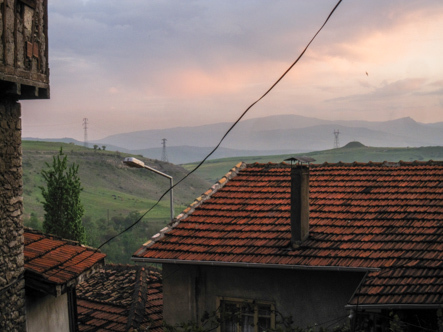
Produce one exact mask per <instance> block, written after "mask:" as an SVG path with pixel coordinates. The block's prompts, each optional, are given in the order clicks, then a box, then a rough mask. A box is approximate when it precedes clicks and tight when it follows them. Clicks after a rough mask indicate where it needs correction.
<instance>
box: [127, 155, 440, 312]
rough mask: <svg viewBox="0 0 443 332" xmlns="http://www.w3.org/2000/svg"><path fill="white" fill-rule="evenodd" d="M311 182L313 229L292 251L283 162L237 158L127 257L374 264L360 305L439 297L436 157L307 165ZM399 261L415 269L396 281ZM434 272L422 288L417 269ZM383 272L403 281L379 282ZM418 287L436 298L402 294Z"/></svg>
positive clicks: (282, 264)
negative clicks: (168, 223) (221, 177)
mask: <svg viewBox="0 0 443 332" xmlns="http://www.w3.org/2000/svg"><path fill="white" fill-rule="evenodd" d="M309 184H310V190H309V192H310V234H309V238H308V239H307V240H306V241H304V242H303V243H302V245H301V246H300V247H299V248H297V249H292V248H291V232H290V221H289V220H290V167H289V166H288V165H285V164H251V165H245V164H241V165H240V164H239V165H237V167H236V168H234V169H233V170H231V172H230V173H228V174H227V175H226V176H225V177H224V181H220V182H218V183H216V184H215V185H214V186H213V187H212V188H211V189H210V190H209V191H208V192H206V193H205V194H204V195H202V197H200V198H199V199H198V200H196V201H195V202H194V203H193V204H191V206H190V207H188V208H187V209H186V210H185V211H184V212H183V213H182V214H181V215H179V216H178V217H177V220H175V222H174V224H173V225H171V227H169V228H167V229H165V230H163V231H162V233H161V234H158V235H157V236H154V238H153V239H152V240H151V241H149V242H148V243H146V244H145V245H144V246H143V247H141V248H140V249H139V250H138V251H137V252H136V253H135V254H134V256H133V257H134V258H135V259H142V260H146V261H151V262H171V261H175V262H181V263H197V262H198V263H199V264H202V263H203V264H204V263H205V262H206V263H210V262H214V263H220V264H222V263H223V264H226V263H231V264H237V265H238V264H248V265H249V266H253V265H259V266H261V267H266V266H273V267H277V268H278V267H281V268H285V267H289V266H290V267H305V268H345V269H349V268H351V269H352V268H359V269H366V270H372V271H375V270H379V269H381V271H382V272H378V273H379V274H377V272H371V273H370V274H369V276H368V278H367V281H366V283H365V284H364V285H363V286H362V288H361V289H360V295H361V296H360V298H359V301H360V304H361V303H362V299H364V301H366V302H367V303H371V302H372V301H377V302H378V303H390V301H392V299H393V298H395V295H396V294H400V295H403V296H401V297H400V298H401V301H404V302H405V303H406V302H407V303H411V301H412V302H414V303H415V304H418V303H416V302H420V303H419V304H430V303H437V302H439V303H442V302H443V292H441V290H442V289H441V288H442V287H441V285H443V163H438V162H414V163H405V162H400V163H398V164H393V163H390V164H384V163H369V164H357V163H354V164H322V165H311V166H310V181H309ZM400 267H401V268H404V269H405V272H404V273H411V274H412V275H411V276H410V277H407V278H397V279H395V278H394V277H393V276H391V272H395V271H396V270H398V269H399V268H400ZM433 269H434V270H435V271H436V273H435V274H436V275H435V276H433V279H432V280H433V281H434V282H435V283H434V286H433V287H431V286H429V287H427V286H426V285H428V283H429V279H427V278H421V277H418V276H417V275H418V274H419V272H420V271H431V270H433ZM385 271H387V272H385ZM385 279H386V280H389V281H390V282H392V281H393V280H395V281H396V282H399V283H400V285H402V286H404V287H397V288H395V287H389V286H386V285H385V284H380V283H381V282H385ZM386 282H388V281H386ZM439 285H440V286H439ZM418 289H419V290H420V292H422V291H423V292H424V290H425V289H426V291H427V292H428V293H429V294H434V295H435V294H437V296H421V297H414V296H410V297H408V296H406V294H411V295H413V294H414V292H415V291H416V290H418ZM375 290H376V291H375ZM413 290H414V291H413ZM420 294H422V293H420ZM423 294H427V293H426V292H425V293H423ZM412 297H414V300H411V299H410V298H412ZM397 303H398V300H397Z"/></svg>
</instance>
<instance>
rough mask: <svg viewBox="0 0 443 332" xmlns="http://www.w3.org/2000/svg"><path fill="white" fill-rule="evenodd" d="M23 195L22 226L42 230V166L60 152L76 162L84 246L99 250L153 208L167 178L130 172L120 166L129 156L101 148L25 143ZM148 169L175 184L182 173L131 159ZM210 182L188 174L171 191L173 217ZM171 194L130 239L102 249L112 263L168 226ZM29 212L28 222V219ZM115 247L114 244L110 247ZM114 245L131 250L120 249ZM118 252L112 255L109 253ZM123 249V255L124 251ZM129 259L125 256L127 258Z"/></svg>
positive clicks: (168, 166)
mask: <svg viewBox="0 0 443 332" xmlns="http://www.w3.org/2000/svg"><path fill="white" fill-rule="evenodd" d="M22 147H23V196H24V220H25V225H27V226H31V227H34V228H40V229H41V227H42V225H41V223H42V220H43V215H44V211H43V206H42V203H41V201H42V195H41V190H40V189H39V187H40V186H42V185H44V183H43V182H42V181H43V178H42V176H41V170H42V169H43V168H46V165H45V163H49V164H51V163H52V157H53V156H54V155H56V154H57V153H58V151H59V149H60V147H62V148H63V152H64V153H65V154H66V155H67V156H68V162H69V164H72V163H73V162H75V163H77V164H79V176H80V179H81V182H82V186H83V188H84V190H83V192H82V194H81V199H82V202H83V205H84V207H85V215H84V218H83V224H84V226H85V228H86V230H87V233H88V244H90V245H92V246H98V245H99V244H101V243H102V242H103V241H104V240H106V239H108V238H109V237H111V236H112V235H115V234H117V232H118V231H120V230H121V229H123V228H124V227H126V226H127V225H128V224H129V223H131V222H132V221H133V220H136V219H137V217H138V216H139V215H140V214H142V213H144V212H145V211H146V210H148V209H149V208H150V207H151V206H153V205H154V204H155V202H156V201H157V199H158V198H159V197H160V196H161V194H163V193H164V192H165V191H166V190H167V189H168V188H169V180H168V179H166V178H164V177H162V176H159V175H157V174H155V173H153V172H150V171H148V170H146V169H132V168H128V167H126V166H124V165H123V163H122V160H123V159H124V158H125V157H127V156H130V155H127V154H124V153H119V152H114V151H104V150H94V149H88V148H85V147H82V146H77V145H74V144H66V143H52V142H34V141H23V145H22ZM135 157H137V158H139V159H140V160H143V161H144V162H145V163H146V164H147V165H149V166H151V167H154V168H156V169H158V170H160V171H162V172H164V173H166V174H169V175H171V176H173V178H174V182H175V183H176V182H178V181H179V180H180V179H181V178H182V177H183V176H184V175H185V174H186V170H185V169H184V168H182V167H180V166H177V165H173V164H170V163H163V162H160V161H158V160H150V159H146V158H143V157H141V156H135ZM209 186H210V184H209V183H208V182H206V181H205V180H201V179H200V178H198V177H196V176H191V177H190V178H189V179H187V180H186V181H184V182H183V183H182V184H180V185H179V186H177V187H176V188H174V205H175V208H174V210H175V215H178V214H179V213H180V212H181V211H182V210H183V209H184V208H185V206H187V205H188V204H190V203H191V202H192V201H193V200H194V199H195V198H196V197H197V196H199V195H201V194H202V193H203V192H204V191H206V190H207V189H208V187H209ZM169 206H170V205H169V194H167V195H166V196H165V197H164V199H163V200H162V201H161V203H160V205H159V206H158V207H156V208H155V209H153V210H152V211H151V212H150V213H149V215H147V216H146V217H145V218H144V219H143V221H142V222H141V223H140V225H138V226H136V227H134V229H133V231H132V232H131V233H130V234H131V237H130V238H127V239H126V242H127V243H123V244H122V243H121V242H124V241H125V239H124V237H122V238H118V239H116V240H115V241H112V242H111V244H110V245H109V246H107V247H105V248H104V249H103V251H105V252H106V253H108V252H107V251H109V252H111V254H109V253H108V256H111V257H110V259H108V260H111V261H114V262H122V263H123V262H128V261H129V258H130V255H131V254H132V253H133V251H132V252H126V251H127V250H132V249H133V248H134V250H135V249H137V247H139V246H140V245H141V244H143V243H144V242H146V241H147V240H148V239H149V238H150V237H151V236H152V235H154V234H155V233H157V232H158V230H160V229H161V228H163V227H164V226H165V225H166V224H167V223H168V222H169V219H170V218H169V214H170V212H169V211H170V208H169ZM31 213H32V218H31ZM113 243H114V244H116V245H114V244H113ZM118 244H120V245H123V246H126V247H130V248H131V249H128V248H126V249H124V250H123V249H122V248H118V247H119V246H118ZM113 250H114V251H116V252H115V253H113V254H112V251H113ZM122 250H123V251H124V252H122ZM125 255H126V256H127V257H126V256H125Z"/></svg>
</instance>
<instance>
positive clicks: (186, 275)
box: [163, 264, 363, 327]
mask: <svg viewBox="0 0 443 332" xmlns="http://www.w3.org/2000/svg"><path fill="white" fill-rule="evenodd" d="M163 275H164V276H168V277H167V278H165V279H164V280H163V303H164V312H163V317H164V319H165V321H166V322H167V323H168V324H175V323H181V322H186V321H188V320H194V321H199V320H200V318H201V317H202V314H203V312H204V311H208V312H211V311H215V310H216V309H217V308H216V303H217V302H216V298H217V297H220V296H224V297H233V298H241V299H251V300H262V301H271V302H274V303H275V307H276V310H277V311H279V312H281V313H282V314H283V316H285V317H289V316H292V317H293V319H294V321H295V322H296V325H297V326H300V327H306V326H307V325H313V324H314V323H322V322H326V321H329V320H332V319H334V318H339V317H342V316H345V315H347V314H348V313H347V311H346V310H345V309H344V306H345V305H346V304H347V301H348V300H349V299H350V298H351V296H352V294H353V292H354V291H355V289H356V288H357V286H358V284H359V283H360V280H361V279H362V278H363V273H356V272H336V271H306V270H273V269H259V268H233V267H232V268H231V267H229V268H228V267H216V266H194V265H172V264H171V265H170V264H164V265H163Z"/></svg>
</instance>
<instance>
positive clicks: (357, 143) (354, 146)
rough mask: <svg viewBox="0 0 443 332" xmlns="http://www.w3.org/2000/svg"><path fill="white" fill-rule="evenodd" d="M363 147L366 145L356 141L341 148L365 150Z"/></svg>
mask: <svg viewBox="0 0 443 332" xmlns="http://www.w3.org/2000/svg"><path fill="white" fill-rule="evenodd" d="M365 147H366V145H364V144H362V143H360V142H357V141H353V142H349V143H348V144H346V145H345V146H344V147H343V148H346V149H350V148H365Z"/></svg>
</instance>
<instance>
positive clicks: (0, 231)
mask: <svg viewBox="0 0 443 332" xmlns="http://www.w3.org/2000/svg"><path fill="white" fill-rule="evenodd" d="M21 163H22V158H21V120H20V104H18V103H16V102H15V100H13V99H10V100H9V99H7V98H3V99H0V331H24V329H25V282H24V279H23V273H24V257H23V250H24V244H23V221H22V212H23V198H22V168H21Z"/></svg>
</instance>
